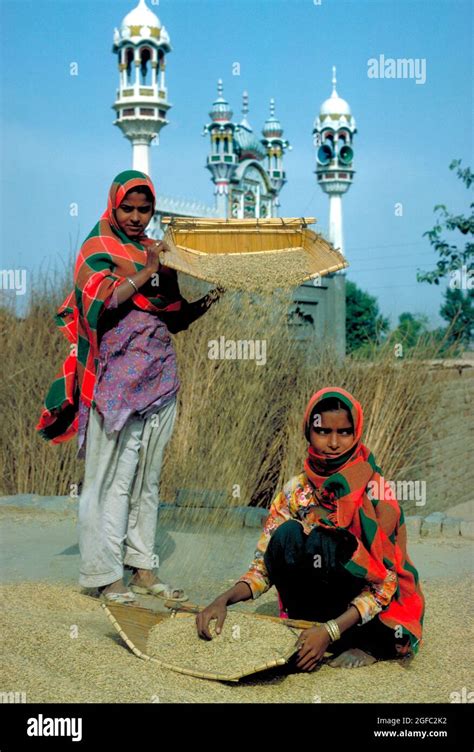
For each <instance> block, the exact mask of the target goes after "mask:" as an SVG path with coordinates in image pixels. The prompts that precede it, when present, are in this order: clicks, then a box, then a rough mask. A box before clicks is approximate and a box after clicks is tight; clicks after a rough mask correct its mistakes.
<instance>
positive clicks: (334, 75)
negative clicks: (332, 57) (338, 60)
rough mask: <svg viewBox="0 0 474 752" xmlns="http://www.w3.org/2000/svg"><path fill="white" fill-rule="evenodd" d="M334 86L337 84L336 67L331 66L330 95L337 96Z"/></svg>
mask: <svg viewBox="0 0 474 752" xmlns="http://www.w3.org/2000/svg"><path fill="white" fill-rule="evenodd" d="M336 84H337V79H336V66H335V65H333V66H332V93H333V94H336V95H337V91H336Z"/></svg>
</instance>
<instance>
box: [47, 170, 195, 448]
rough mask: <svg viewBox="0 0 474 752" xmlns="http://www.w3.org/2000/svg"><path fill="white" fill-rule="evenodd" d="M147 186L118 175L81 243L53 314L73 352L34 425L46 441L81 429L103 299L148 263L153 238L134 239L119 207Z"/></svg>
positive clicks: (135, 175)
mask: <svg viewBox="0 0 474 752" xmlns="http://www.w3.org/2000/svg"><path fill="white" fill-rule="evenodd" d="M139 186H142V187H143V186H147V187H148V188H149V189H150V191H151V193H152V196H153V209H154V208H155V198H156V197H155V189H154V187H153V183H152V182H151V180H150V178H149V177H148V175H145V173H144V172H138V171H137V170H126V171H125V172H121V173H120V174H119V175H117V177H116V178H115V179H114V181H113V183H112V185H111V187H110V191H109V196H108V202H107V209H106V210H105V211H104V213H103V214H102V216H101V218H100V220H99V221H98V222H97V224H96V225H95V227H94V228H93V229H92V231H91V232H90V233H89V235H88V236H87V238H86V240H85V241H84V243H83V244H82V246H81V248H80V250H79V254H78V257H77V260H76V265H75V269H74V289H73V290H72V291H71V292H70V294H69V295H68V297H67V298H66V300H65V301H64V303H63V304H62V305H61V307H60V308H59V309H58V313H57V315H56V316H55V322H56V324H57V326H59V327H60V328H61V331H62V332H63V334H64V335H65V337H66V338H67V339H68V340H69V342H70V343H71V353H70V355H69V356H68V357H67V358H66V360H65V361H64V363H63V365H62V368H61V370H60V371H59V373H58V374H57V375H56V377H55V379H54V381H53V383H52V385H51V387H50V389H49V392H48V394H47V396H46V400H45V405H44V406H45V409H44V410H43V412H42V414H41V417H40V420H39V422H38V424H37V426H36V430H37V431H39V433H40V435H41V436H42V437H43V438H44V439H46V440H47V441H51V443H52V444H58V443H60V442H63V441H67V440H68V439H71V438H72V437H73V436H74V435H75V434H76V433H77V428H78V407H79V394H80V395H81V397H82V399H83V400H84V402H85V403H86V404H87V405H88V406H89V407H90V406H94V400H93V393H94V386H95V381H96V372H97V366H98V358H99V345H100V343H99V341H98V325H99V320H100V317H101V315H102V313H103V311H104V307H105V303H106V301H107V300H108V298H110V296H111V295H112V293H113V292H114V290H115V288H116V287H118V286H119V285H120V284H121V283H122V282H123V281H124V280H125V278H126V277H129V276H132V275H133V274H136V272H138V271H140V269H143V267H144V266H145V265H146V245H150V244H153V242H154V241H153V240H152V239H150V238H148V237H147V236H146V234H145V233H143V234H142V235H140V236H139V237H138V238H137V239H136V240H135V239H133V240H132V239H130V238H129V237H128V236H127V235H126V234H125V233H124V232H123V231H122V230H121V229H120V227H119V225H118V223H117V220H116V218H115V209H117V208H118V207H119V206H120V204H121V203H122V201H123V199H124V197H125V195H126V194H127V192H128V191H130V190H132V189H134V188H138V187H139ZM131 302H132V303H133V305H135V306H136V307H137V308H139V309H141V310H143V311H149V312H150V313H159V312H160V311H178V310H179V309H180V307H181V299H179V300H167V299H166V298H165V297H164V296H163V295H159V294H155V296H153V297H151V296H148V297H147V296H145V295H144V294H142V293H141V292H137V293H135V294H134V295H133V296H132V298H131Z"/></svg>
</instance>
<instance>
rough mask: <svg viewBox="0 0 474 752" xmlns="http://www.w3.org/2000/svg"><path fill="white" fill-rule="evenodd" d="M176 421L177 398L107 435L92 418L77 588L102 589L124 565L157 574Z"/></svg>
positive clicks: (120, 574)
mask: <svg viewBox="0 0 474 752" xmlns="http://www.w3.org/2000/svg"><path fill="white" fill-rule="evenodd" d="M175 420H176V397H175V398H174V399H173V400H172V401H171V402H169V403H168V404H166V405H165V406H164V407H162V408H161V410H158V411H157V412H156V413H155V414H154V415H150V416H149V417H148V418H146V419H143V418H138V419H136V420H131V421H129V422H128V423H127V424H126V425H125V426H124V427H123V428H122V430H121V431H114V432H112V433H111V434H106V433H105V431H104V429H103V425H102V424H103V418H102V416H101V415H100V414H99V413H98V412H97V411H96V410H94V409H91V411H90V414H89V422H88V427H87V444H86V457H85V476H84V482H83V487H82V492H81V495H80V498H79V517H78V533H79V550H80V555H81V563H80V576H79V584H80V585H82V586H83V587H86V588H95V587H101V586H103V585H108V584H110V583H111V582H115V581H116V580H120V579H121V578H122V577H123V568H124V565H129V566H131V567H138V568H140V569H153V568H154V567H155V566H156V563H155V557H154V545H155V534H156V525H157V515H158V506H159V483H160V474H161V466H162V461H163V453H164V450H165V447H166V444H167V443H168V441H169V439H170V437H171V434H172V432H173V427H174V423H175Z"/></svg>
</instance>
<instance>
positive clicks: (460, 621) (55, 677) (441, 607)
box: [0, 577, 474, 703]
mask: <svg viewBox="0 0 474 752" xmlns="http://www.w3.org/2000/svg"><path fill="white" fill-rule="evenodd" d="M473 587H474V583H473V582H472V578H470V577H467V578H463V579H459V580H452V581H444V582H442V583H438V582H436V583H435V582H430V583H429V584H426V585H425V586H424V592H425V595H426V600H427V614H426V619H425V635H424V638H425V644H424V645H423V647H422V648H421V650H420V653H419V654H418V656H417V657H416V658H415V659H414V660H413V661H411V662H408V663H403V662H402V663H399V662H397V661H390V662H379V663H375V664H374V665H373V666H367V667H363V668H357V669H333V668H331V667H330V666H322V667H321V668H320V669H319V670H317V671H315V672H312V673H309V674H306V673H294V674H290V675H285V673H284V670H285V667H283V669H274V670H273V671H270V672H269V673H268V675H259V676H256V677H251V678H248V679H244V680H242V681H241V682H239V683H238V684H233V685H227V684H223V683H220V682H213V681H207V680H204V679H198V678H194V677H191V676H186V675H183V674H178V673H174V672H172V671H169V670H164V669H162V668H161V667H160V666H158V665H157V664H153V663H152V662H150V661H143V660H141V659H140V658H137V657H136V656H134V655H133V653H131V651H130V650H128V648H127V647H126V646H125V645H124V643H123V641H122V640H121V638H120V636H119V635H118V634H117V633H116V632H115V630H114V629H113V627H112V625H111V624H110V622H109V621H108V619H107V617H106V615H105V614H104V611H103V609H102V608H101V607H100V603H99V602H98V601H95V600H94V599H92V598H90V597H88V596H85V595H82V594H81V592H80V588H79V586H76V587H75V586H64V585H50V584H41V583H25V584H16V585H3V586H1V587H0V597H1V603H2V610H1V616H0V630H1V635H0V639H1V640H2V646H3V659H2V665H1V668H0V688H1V690H2V691H15V692H25V693H26V701H27V702H30V703H33V702H59V703H69V702H92V703H102V702H114V703H129V702H130V703H133V702H150V703H152V702H163V703H167V702H188V703H194V702H235V703H240V702H259V703H264V702H282V703H288V702H321V703H326V702H368V703H370V702H394V703H407V702H408V703H409V702H423V703H446V702H450V694H451V693H452V692H459V691H461V690H462V687H467V688H468V689H469V688H472V686H474V681H473V680H474V676H473V672H472V668H471V664H472V648H471V645H472V637H471V634H472V614H471V613H469V612H468V609H467V604H468V603H469V602H471V603H472V596H473V592H472V591H473ZM252 605H253V606H257V607H258V601H256V602H255V604H252ZM232 611H233V609H230V612H231V614H232ZM231 618H233V615H231Z"/></svg>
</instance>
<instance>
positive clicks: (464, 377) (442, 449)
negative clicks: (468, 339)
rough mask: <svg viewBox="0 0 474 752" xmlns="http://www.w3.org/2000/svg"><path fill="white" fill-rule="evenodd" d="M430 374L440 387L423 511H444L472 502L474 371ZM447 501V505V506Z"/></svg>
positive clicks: (473, 491) (456, 370) (447, 369)
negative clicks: (425, 502)
mask: <svg viewBox="0 0 474 752" xmlns="http://www.w3.org/2000/svg"><path fill="white" fill-rule="evenodd" d="M460 370H461V372H459V369H458V368H455V367H450V368H443V369H440V370H439V371H435V372H430V377H431V378H433V379H437V380H439V383H440V384H441V386H442V392H441V395H440V402H439V404H438V405H437V406H435V409H434V411H433V417H432V424H431V439H432V445H431V452H430V457H429V459H428V462H427V466H426V491H427V504H426V509H422V510H421V513H422V514H428V513H430V512H433V511H436V510H439V509H446V508H447V507H449V506H454V505H456V504H461V503H463V502H467V501H471V500H472V499H473V498H474V411H473V407H472V406H473V403H474V367H471V368H462V369H460ZM448 500H449V503H447V502H448Z"/></svg>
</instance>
